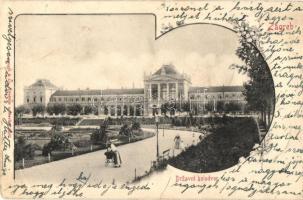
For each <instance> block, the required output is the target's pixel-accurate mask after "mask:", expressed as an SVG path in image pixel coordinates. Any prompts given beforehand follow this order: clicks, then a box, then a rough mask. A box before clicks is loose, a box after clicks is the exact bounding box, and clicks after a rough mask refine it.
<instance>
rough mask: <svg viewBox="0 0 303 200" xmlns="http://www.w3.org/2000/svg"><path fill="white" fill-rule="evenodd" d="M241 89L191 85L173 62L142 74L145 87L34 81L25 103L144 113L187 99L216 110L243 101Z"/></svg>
mask: <svg viewBox="0 0 303 200" xmlns="http://www.w3.org/2000/svg"><path fill="white" fill-rule="evenodd" d="M243 89H244V88H243V86H220V87H192V86H191V79H190V76H189V75H187V74H185V73H179V72H178V71H177V70H176V68H175V67H174V66H173V65H163V66H162V67H161V68H160V69H158V70H157V71H156V72H154V73H153V74H149V75H146V74H145V75H144V88H132V89H104V90H90V89H85V90H80V89H79V90H61V89H59V88H58V87H56V86H55V85H53V84H52V83H51V82H50V81H48V80H37V81H36V82H35V83H34V84H32V85H31V86H29V87H26V88H25V89H24V104H27V105H29V106H32V105H34V104H38V103H42V104H43V105H45V106H46V105H48V104H55V103H62V104H65V105H71V104H80V105H82V106H86V105H90V106H93V107H95V109H96V110H97V111H98V112H97V113H98V114H100V115H110V116H122V115H125V116H143V115H150V114H152V110H153V109H159V108H160V107H161V105H162V104H164V103H168V102H169V103H180V104H182V103H183V102H188V103H189V104H190V106H191V108H194V107H195V108H196V109H198V111H199V112H200V111H203V110H205V105H206V104H209V103H211V104H212V105H213V108H214V111H216V104H217V102H219V101H221V102H222V101H223V102H231V101H235V102H237V103H240V104H245V98H244V96H243V94H242V91H243Z"/></svg>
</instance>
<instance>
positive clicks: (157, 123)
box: [155, 115, 159, 160]
mask: <svg viewBox="0 0 303 200" xmlns="http://www.w3.org/2000/svg"><path fill="white" fill-rule="evenodd" d="M155 122H156V128H157V130H156V131H157V133H156V134H157V160H158V159H159V117H158V115H156V116H155Z"/></svg>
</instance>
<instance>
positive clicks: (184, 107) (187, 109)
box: [181, 101, 190, 113]
mask: <svg viewBox="0 0 303 200" xmlns="http://www.w3.org/2000/svg"><path fill="white" fill-rule="evenodd" d="M181 106H182V110H183V111H185V112H187V113H189V112H190V104H189V102H188V101H186V102H182V105H181Z"/></svg>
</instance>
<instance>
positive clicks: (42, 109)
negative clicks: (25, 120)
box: [32, 104, 45, 116]
mask: <svg viewBox="0 0 303 200" xmlns="http://www.w3.org/2000/svg"><path fill="white" fill-rule="evenodd" d="M32 113H33V116H36V115H37V114H42V115H43V114H44V113H45V106H44V105H42V104H37V105H34V106H33V107H32Z"/></svg>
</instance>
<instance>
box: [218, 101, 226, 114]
mask: <svg viewBox="0 0 303 200" xmlns="http://www.w3.org/2000/svg"><path fill="white" fill-rule="evenodd" d="M224 109H225V106H224V101H217V111H218V112H220V113H221V112H223V111H224Z"/></svg>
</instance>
